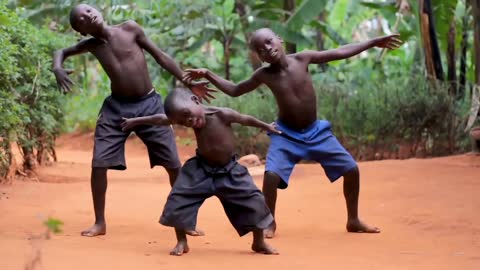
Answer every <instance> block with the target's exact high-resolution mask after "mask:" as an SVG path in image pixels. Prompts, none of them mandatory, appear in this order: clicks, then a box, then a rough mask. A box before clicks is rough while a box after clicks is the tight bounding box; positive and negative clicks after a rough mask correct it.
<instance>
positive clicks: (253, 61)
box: [235, 0, 262, 70]
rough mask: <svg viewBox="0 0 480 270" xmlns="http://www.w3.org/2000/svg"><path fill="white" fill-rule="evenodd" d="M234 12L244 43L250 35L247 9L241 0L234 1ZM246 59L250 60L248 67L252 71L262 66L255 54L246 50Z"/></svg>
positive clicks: (248, 39)
mask: <svg viewBox="0 0 480 270" xmlns="http://www.w3.org/2000/svg"><path fill="white" fill-rule="evenodd" d="M235 12H236V13H237V14H238V16H239V17H240V24H241V25H242V32H243V36H244V37H245V42H247V43H248V42H249V41H250V36H251V33H250V32H248V31H247V29H248V26H249V23H248V19H247V8H246V5H245V3H244V1H242V0H235ZM248 58H249V60H250V65H251V66H252V69H253V70H257V69H258V68H260V67H261V66H262V61H261V60H260V59H259V58H258V56H257V54H256V53H254V52H253V51H252V50H248Z"/></svg>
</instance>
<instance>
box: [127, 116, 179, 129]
mask: <svg viewBox="0 0 480 270" xmlns="http://www.w3.org/2000/svg"><path fill="white" fill-rule="evenodd" d="M122 119H123V122H122V124H121V127H122V130H123V131H128V130H132V129H133V128H134V127H136V126H140V125H150V126H168V125H171V123H170V121H169V120H168V117H167V116H166V115H165V114H154V115H150V116H143V117H135V118H122Z"/></svg>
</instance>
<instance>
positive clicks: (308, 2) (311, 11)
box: [287, 0, 327, 29]
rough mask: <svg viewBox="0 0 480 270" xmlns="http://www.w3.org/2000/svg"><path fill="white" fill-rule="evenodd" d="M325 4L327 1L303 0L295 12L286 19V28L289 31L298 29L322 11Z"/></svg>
mask: <svg viewBox="0 0 480 270" xmlns="http://www.w3.org/2000/svg"><path fill="white" fill-rule="evenodd" d="M326 4H327V0H304V1H303V3H302V4H301V5H300V7H298V8H297V9H296V10H295V12H294V13H293V14H292V16H290V18H288V20H287V27H288V28H289V29H299V28H301V27H302V25H303V24H304V23H306V22H308V21H310V20H312V19H314V18H315V17H317V16H318V15H320V13H321V12H322V11H323V9H324V8H325V6H326Z"/></svg>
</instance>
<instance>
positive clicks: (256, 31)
mask: <svg viewBox="0 0 480 270" xmlns="http://www.w3.org/2000/svg"><path fill="white" fill-rule="evenodd" d="M265 30H266V31H270V32H272V34H274V35H275V36H277V34H275V32H273V30H272V29H270V28H268V27H263V28H260V29H257V30H255V31H253V32H252V34H251V35H250V38H249V40H248V47H249V48H250V50H252V51H254V50H255V47H253V42H254V41H255V38H256V37H257V35H258V33H259V32H260V31H265Z"/></svg>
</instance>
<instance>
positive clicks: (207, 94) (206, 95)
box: [205, 92, 215, 99]
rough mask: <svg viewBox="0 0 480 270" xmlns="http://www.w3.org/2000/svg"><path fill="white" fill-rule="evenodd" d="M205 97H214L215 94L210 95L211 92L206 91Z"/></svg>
mask: <svg viewBox="0 0 480 270" xmlns="http://www.w3.org/2000/svg"><path fill="white" fill-rule="evenodd" d="M205 97H206V98H211V99H215V96H214V95H212V94H210V93H208V92H207V93H205Z"/></svg>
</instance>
